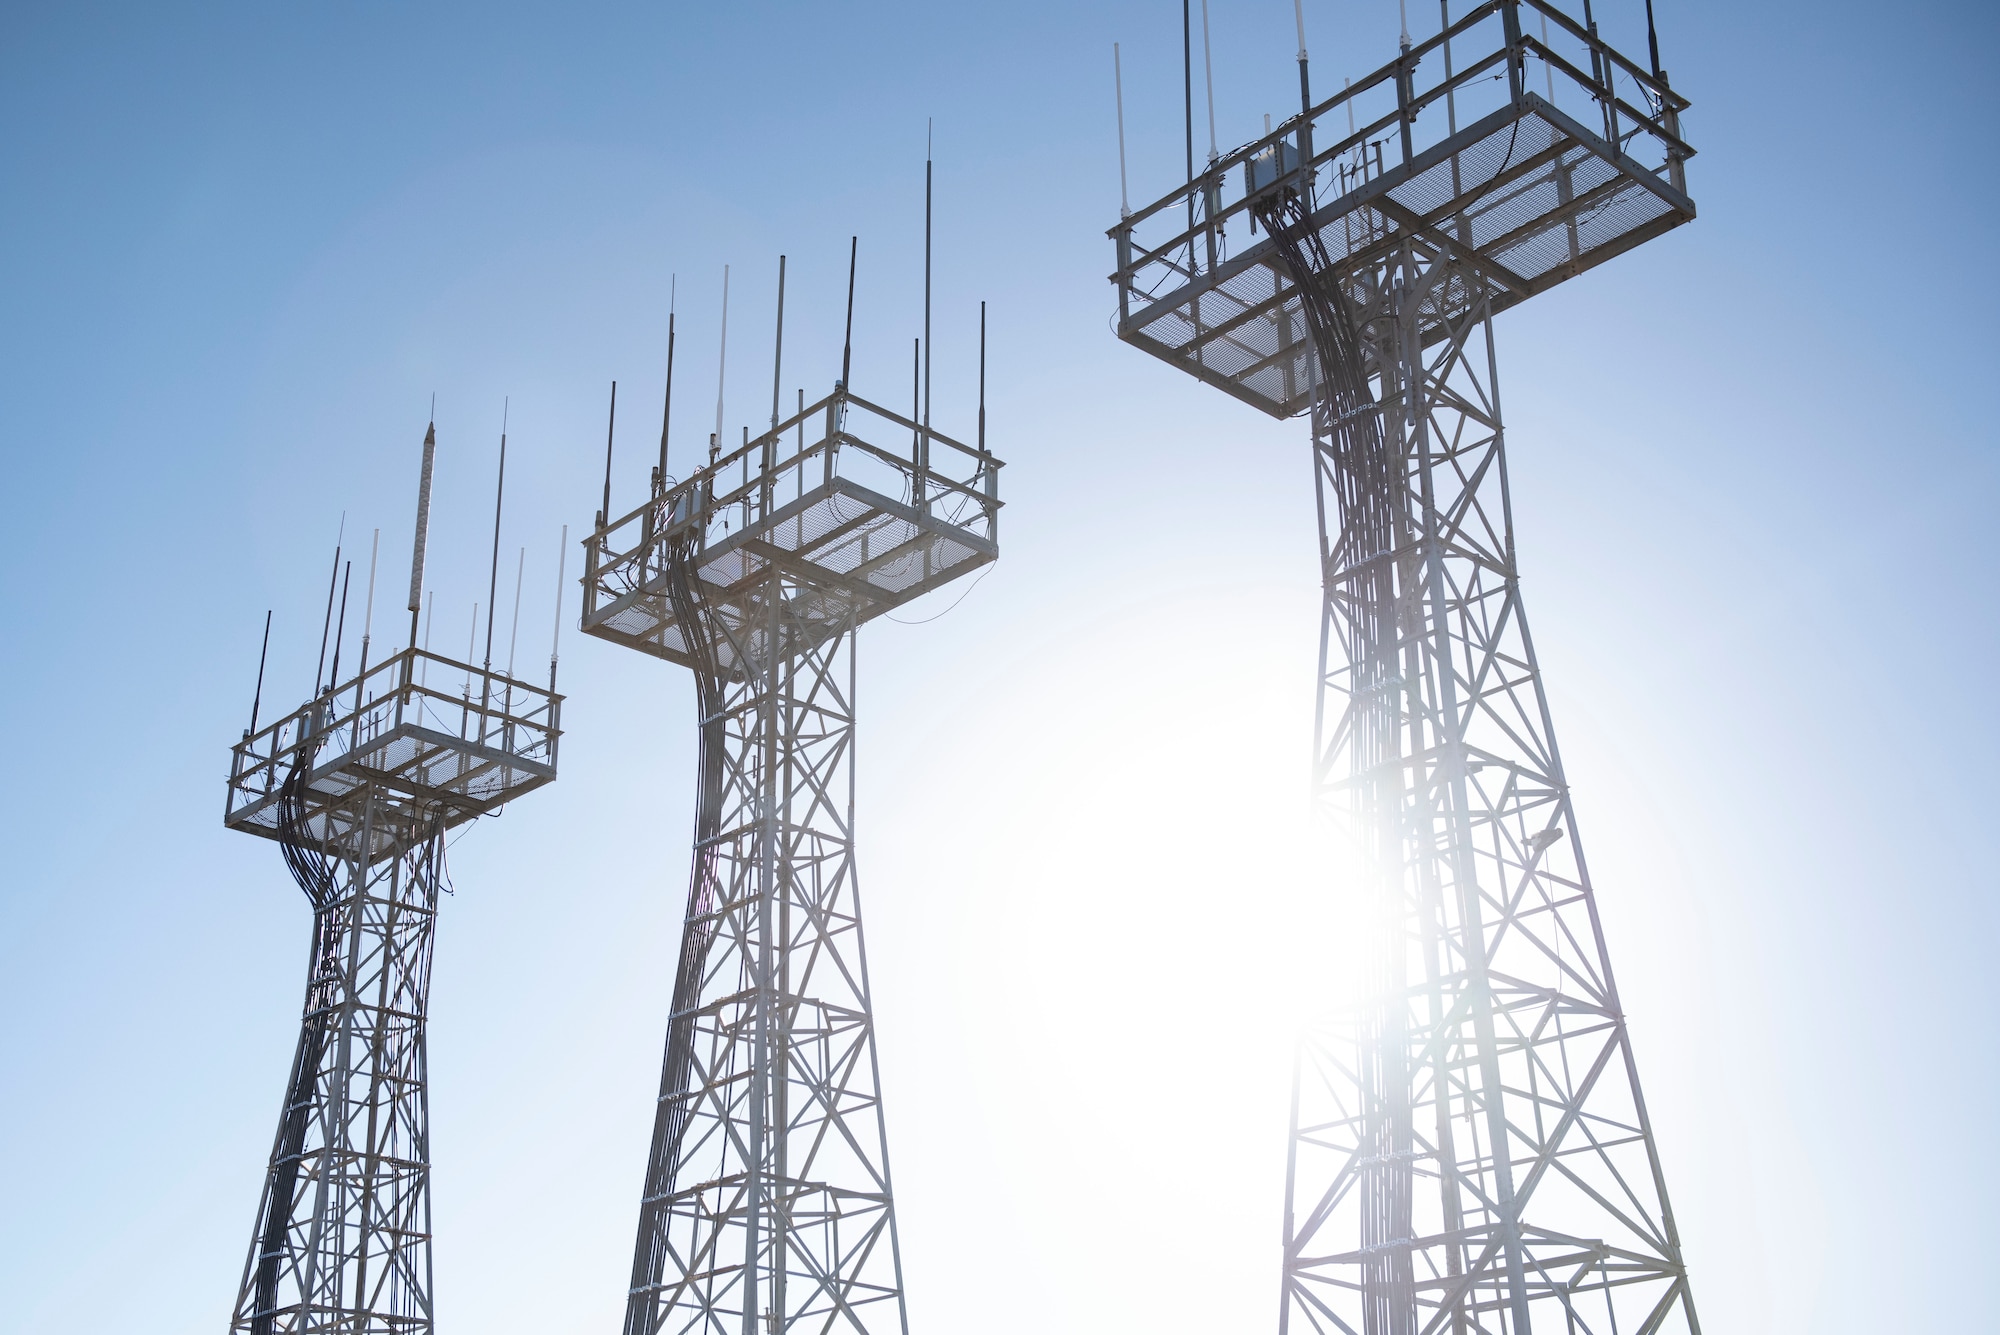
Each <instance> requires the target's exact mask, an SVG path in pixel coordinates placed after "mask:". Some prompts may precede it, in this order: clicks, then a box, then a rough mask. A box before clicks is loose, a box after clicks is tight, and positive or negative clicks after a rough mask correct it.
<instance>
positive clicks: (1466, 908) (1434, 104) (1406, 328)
mask: <svg viewBox="0 0 2000 1335" xmlns="http://www.w3.org/2000/svg"><path fill="white" fill-rule="evenodd" d="M1524 15H1527V16H1529V17H1531V18H1533V19H1535V20H1536V24H1535V26H1536V28H1538V29H1539V30H1540V31H1541V32H1543V33H1546V32H1547V31H1548V30H1549V28H1548V25H1550V24H1551V23H1553V25H1554V26H1555V29H1556V33H1557V37H1556V39H1554V40H1548V41H1544V40H1540V39H1538V35H1537V34H1536V33H1532V32H1530V31H1529V30H1528V28H1527V27H1526V25H1524V24H1523V21H1522V20H1523V16H1524ZM1565 43H1567V47H1565V45H1564V44H1565ZM1495 75H1498V76H1499V79H1498V80H1496V79H1495V78H1494V76H1495ZM1300 79H1301V87H1302V90H1303V88H1304V87H1305V83H1306V78H1305V62H1304V52H1303V51H1301V52H1300ZM1559 80H1560V81H1561V84H1562V93H1561V94H1560V95H1559V94H1558V92H1557V84H1558V81H1559ZM1495 82H1500V83H1501V89H1500V90H1499V96H1498V97H1497V98H1496V97H1495V96H1494V94H1493V93H1492V92H1489V91H1488V89H1487V85H1490V84H1492V83H1495ZM1536 84H1540V85H1541V86H1542V87H1543V88H1544V89H1545V90H1546V94H1547V95H1546V96H1543V95H1542V94H1541V93H1538V92H1536V91H1535V89H1534V85H1536ZM1308 96H1309V95H1308ZM1482 96H1483V97H1484V98H1485V102H1484V103H1483V104H1482V103H1481V102H1480V98H1481V97H1482ZM1633 100H1638V101H1643V102H1644V104H1645V111H1644V112H1641V111H1639V110H1637V109H1635V107H1634V106H1633V105H1632V102H1633ZM1496 101H1497V102H1498V105H1494V103H1495V102H1496ZM1565 102H1567V104H1568V106H1567V109H1565V106H1564V103H1565ZM1685 105H1686V104H1685V103H1684V102H1683V101H1682V100H1681V99H1680V98H1679V97H1678V95H1676V94H1674V93H1673V92H1672V90H1671V89H1670V88H1669V87H1668V86H1667V84H1666V81H1665V78H1664V76H1663V75H1661V74H1659V73H1658V72H1657V70H1642V69H1640V68H1638V67H1637V66H1635V65H1633V64H1632V63H1631V62H1629V61H1626V60H1625V59H1624V58H1623V57H1622V56H1620V55H1618V53H1617V52H1615V51H1613V50H1612V49H1611V48H1609V47H1608V46H1607V45H1606V44H1604V43H1603V42H1602V41H1601V40H1599V39H1598V37H1597V35H1596V31H1595V29H1594V27H1592V26H1589V25H1586V24H1579V23H1577V22H1576V21H1574V20H1572V19H1570V18H1569V17H1568V16H1567V15H1566V14H1565V13H1563V11H1562V10H1561V9H1560V8H1559V7H1558V6H1556V5H1554V4H1552V3H1550V4H1543V3H1539V2H1538V0H1522V2H1521V3H1511V2H1509V0H1498V2H1496V3H1488V4H1483V5H1476V6H1472V7H1470V8H1469V9H1468V10H1467V12H1466V13H1465V14H1464V16H1462V17H1460V18H1458V19H1455V20H1454V19H1452V18H1451V16H1450V15H1449V13H1448V12H1446V13H1445V16H1444V19H1443V21H1442V22H1441V23H1440V30H1439V32H1438V34H1437V35H1436V36H1434V37H1432V38H1430V39H1429V40H1427V41H1424V42H1421V43H1414V44H1411V45H1408V46H1406V48H1405V50H1404V52H1403V54H1402V56H1401V57H1400V58H1399V59H1398V60H1397V61H1396V62H1394V63H1392V64H1391V65H1389V66H1385V67H1384V68H1383V69H1382V70H1380V71H1377V72H1376V73H1375V74H1373V75H1371V76H1369V77H1368V78H1367V79H1364V80H1361V81H1359V82H1358V83H1356V84H1355V85H1353V86H1352V88H1351V89H1350V90H1348V91H1344V92H1343V94H1342V95H1340V96H1339V97H1336V98H1333V99H1330V100H1329V101H1328V102H1326V103H1323V104H1320V105H1318V106H1313V105H1311V104H1310V102H1309V100H1308V103H1307V109H1306V110H1305V111H1304V112H1302V114H1301V115H1300V116H1298V117H1295V118H1293V119H1292V120H1291V121H1288V122H1287V123H1286V124H1285V125H1284V126H1281V127H1279V128H1278V129H1277V130H1276V131H1274V132H1273V133H1272V134H1271V135H1269V136H1267V137H1266V138H1265V139H1263V140H1260V141H1257V142H1256V143H1253V144H1249V145H1246V146H1244V147H1243V148H1242V149H1239V150H1237V151H1236V152H1235V153H1232V154H1229V155H1226V156H1222V157H1220V158H1219V159H1218V161H1216V162H1215V163H1213V164H1212V165H1211V167H1210V170H1209V171H1208V172H1206V173H1203V174H1202V175H1201V176H1200V177H1198V178H1197V179H1196V180H1195V181H1192V182H1190V183H1189V185H1188V186H1186V187H1184V188H1182V189H1181V190H1178V191H1176V192H1174V193H1173V194H1172V195H1169V196H1168V197H1166V198H1165V199H1163V200H1161V201H1159V202H1158V203H1156V204H1154V205H1152V206H1150V207H1149V208H1147V209H1145V210H1142V211H1141V212H1140V213H1139V214H1135V215H1131V216H1129V217H1128V218H1127V219H1126V220H1125V221H1123V222H1122V223H1121V224H1120V226H1119V227H1117V228H1114V229H1113V231H1112V236H1113V238H1114V240H1115V241H1116V242H1117V243H1118V246H1119V256H1120V260H1119V271H1118V273H1117V274H1115V275H1114V281H1115V282H1117V283H1118V284H1119V288H1120V316H1121V318H1120V326H1119V328H1120V333H1121V336H1123V337H1125V338H1126V339H1127V340H1128V341H1131V342H1134V343H1136V344H1138V345H1140V346H1142V347H1146V348H1147V349H1148V350H1149V351H1152V352H1154V353H1155V354H1156V355H1159V356H1161V357H1163V358H1165V359H1166V360H1168V361H1170V362H1172V363H1173V364H1175V365H1178V366H1180V367H1182V368H1183V369H1185V370H1188V371H1189V372H1190V373H1192V374H1195V375H1197V376H1199V377H1200V378H1202V379H1204V380H1206V381H1209V382H1210V383H1215V384H1217V385H1218V386H1219V387H1221V388H1223V389H1225V390H1226V391H1227V392H1230V393H1232V394H1234V395H1236V396H1237V397H1240V398H1243V399H1245V400H1247V401H1250V402H1253V403H1255V404H1257V406H1259V407H1261V408H1263V409H1265V410H1266V411H1268V412H1272V413H1273V414H1274V415H1278V416H1286V415H1290V414H1291V413H1293V412H1296V411H1299V410H1301V409H1305V410H1309V411H1310V414H1311V423H1312V437H1313V457H1314V480H1315V486H1316V491H1317V496H1318V502H1319V513H1320V531H1321V549H1320V559H1321V567H1322V581H1323V587H1324V591H1325V607H1324V621H1323V638H1322V653H1321V660H1322V661H1321V674H1320V681H1321V691H1320V701H1319V714H1318V721H1317V728H1316V743H1315V746H1316V771H1315V772H1316V781H1317V787H1318V791H1319V793H1320V794H1321V796H1322V798H1323V805H1324V806H1325V808H1326V810H1327V811H1328V813H1329V814H1330V815H1332V816H1333V817H1334V818H1335V819H1336V820H1337V821H1338V822H1339V824H1340V825H1341V826H1342V828H1343V829H1344V830H1345V831H1346V833H1347V835H1348V836H1349V838H1348V840H1347V843H1348V846H1349V848H1350V849H1351V851H1352V853H1353V862H1352V864H1351V866H1350V868H1349V875H1350V877H1351V878H1352V879H1353V881H1354V882H1355V883H1356V884H1357V885H1358V886H1359V887H1360V888H1361V889H1362V891H1363V893H1362V895H1361V896H1359V898H1360V901H1361V902H1362V903H1364V904H1366V905H1367V909H1366V911H1365V914H1364V917H1365V921H1364V922H1363V923H1362V924H1360V925H1361V926H1362V928H1363V930H1365V931H1366V932H1367V933H1368V941H1369V951H1368V958H1369V961H1370V970H1371V976H1370V977H1368V978H1367V979H1366V980H1365V985H1364V986H1363V987H1362V988H1360V989H1359V991H1360V993H1361V996H1362V999H1361V1000H1360V1001H1359V1002H1358V1003H1357V1004H1353V1005H1348V1006H1343V1007H1339V1008H1337V1009H1333V1010H1330V1011H1329V1012H1328V1013H1326V1014H1324V1015H1319V1016H1315V1017H1312V1018H1311V1019H1310V1020H1309V1021H1308V1023H1307V1024H1306V1027H1305V1033H1304V1036H1303V1039H1302V1043H1301V1049H1300V1058H1299V1066H1298V1069H1297V1073H1296V1085H1295V1094H1294V1099H1293V1109H1292V1131H1291V1142H1290V1155H1289V1164H1290V1167H1289V1173H1288V1180H1287V1185H1286V1205H1285V1226H1284V1254H1283V1258H1284V1259H1283V1286H1282V1295H1283V1296H1282V1302H1281V1308H1280V1318H1279V1328H1280V1330H1281V1331H1284V1332H1291V1331H1295V1330H1296V1331H1310V1332H1315V1333H1316V1335H1317V1333H1319V1332H1333V1331H1341V1332H1351V1333H1357V1335H1358V1333H1362V1332H1365V1333H1366V1335H1417V1332H1425V1333H1426V1335H1428V1333H1429V1332H1439V1331H1446V1330H1449V1331H1452V1332H1455V1333H1463V1332H1470V1331H1495V1332H1509V1333H1510V1335H1526V1333H1527V1332H1529V1331H1531V1330H1533V1329H1535V1328H1537V1327H1540V1328H1541V1329H1543V1330H1551V1329H1560V1330H1565V1331H1571V1332H1576V1331H1590V1332H1600V1331H1604V1332H1624V1333H1626V1335H1630V1333H1631V1332H1641V1333H1642V1335H1643V1333H1645V1332H1653V1331H1660V1330H1684V1331H1689V1332H1698V1330H1699V1325H1698V1322H1697V1320H1696V1317H1695V1312H1694V1305H1693V1299H1692V1296H1691V1293H1690V1290H1689V1288H1688V1282H1687V1274H1686V1269H1685V1266H1684V1264H1683V1260H1682V1256H1681V1248H1680V1240H1679V1237H1678V1235H1677V1233H1676V1230H1675V1226H1674V1220H1673V1214H1672V1211H1671V1208H1670V1207H1669V1205H1668V1200H1667V1192H1666V1184H1665V1178H1664V1175H1663V1173H1662V1171H1661V1167H1660V1160H1659V1156H1658V1154H1657V1152H1656V1150H1655V1147H1654V1143H1653V1136H1652V1132H1651V1127H1650V1125H1649V1122H1648V1119H1647V1115H1646V1109H1645V1103H1644V1100H1643V1098H1642V1096H1641V1094H1640V1089H1639V1081H1638V1074H1637V1068H1636V1065H1635V1063H1634V1060H1633V1055H1632V1049H1631V1044H1630V1041H1629V1038H1628V1036H1627V1032H1626V1026H1625V1018H1624V1014H1623V1011H1622V1009H1621V1007H1620V1004H1619V998H1618V992H1617V987H1616V984H1615V982H1614V980H1613V975H1612V971H1611V965H1610V959H1609V956H1608V954H1607V952H1606V948H1605V944H1604V938H1603V934H1602V931H1601V930H1600V927H1599V923H1598V917H1597V909H1596V902H1595V897H1594V892H1593V889H1592V886H1591V881H1590V877H1589V874H1588V871H1587V868H1586V866H1585V863H1584V859H1583V853H1582V849H1581V845H1580V842H1579V840H1578V838H1577V832H1576V828H1575V819H1574V814H1573V812H1572V810H1571V805H1570V798H1569V788H1568V784H1567V780H1566V778H1565V776H1564V773H1563V769H1562V762H1561V757H1560V753H1559V752H1558V750H1557V747H1556V742H1555V735H1554V730H1553V726H1552V724H1551V721H1550V716H1549V710H1548V704H1547V699H1546V696H1545V693H1544V690H1543V684H1542V679H1541V674H1540V672H1539V670H1538V668H1537V666H1536V662H1535V654H1534V646H1533V642H1532V640H1531V638H1530V637H1529V634H1528V628H1527V622H1526V619H1525V615H1524V613H1523V610H1522V605H1521V598H1520V588H1519V577H1518V570H1517V567H1516V563H1515V548H1514V538H1513V531H1512V518H1511V512H1510V506H1509V498H1508V494H1507V474H1506V461H1505V454H1504V449H1503V440H1504V433H1503V429H1502V423H1501V413H1500V397H1499V389H1498V381H1497V366H1496V360H1495V355H1494V348H1493V332H1492V316H1493V314H1494V312H1495V311H1496V310H1497V309H1501V308H1504V307H1505V306H1508V305H1512V304H1515V303H1516V302H1518V301H1521V300H1524V299H1526V297H1528V296H1530V295H1533V294H1534V293H1535V292H1537V291H1539V290H1541V289H1542V288H1543V287H1545V286H1547V285H1549V284H1550V283H1553V282H1558V281H1562V280H1563V279H1565V278H1567V277H1570V276H1572V275H1574V274H1576V273H1580V272H1582V271H1583V270H1584V269H1586V268H1588V267H1591V266H1592V265H1594V264H1596V263H1599V262H1602V261H1603V260H1604V259H1606V258H1608V257H1609V256H1610V255H1613V254H1616V253H1618V252H1620V251H1622V250H1624V249H1627V248H1629V247H1630V246H1632V245H1635V244H1638V242H1640V241H1643V240H1645V239H1646V238H1647V237H1649V236H1651V235H1656V234H1657V233H1658V232H1659V231H1662V230H1665V229H1666V228H1667V227H1671V226H1673V225H1677V224H1678V223H1679V222H1682V221H1685V220H1687V219H1688V218H1691V217H1692V216H1693V212H1694V209H1693V205H1692V203H1691V202H1689V201H1688V200H1687V198H1686V196H1685V194H1684V185H1683V177H1682V163H1683V162H1684V160H1685V158H1686V157H1687V156H1688V155H1689V154H1690V153H1691V151H1692V150H1690V149H1688V148H1687V146H1686V145H1685V144H1684V143H1683V142H1682V141H1681V140H1680V137H1679V119H1678V117H1679V113H1680V111H1681V110H1682V109H1684V107H1685ZM1350 108H1352V109H1354V112H1358V114H1357V115H1355V119H1354V120H1350V121H1349V122H1348V124H1349V126H1350V127H1351V128H1350V131H1349V133H1348V134H1347V135H1346V136H1345V137H1344V138H1342V139H1340V140H1339V141H1338V142H1337V143H1336V144H1335V146H1334V147H1332V148H1330V149H1327V150H1325V151H1323V152H1320V153H1315V151H1314V135H1315V133H1316V130H1317V129H1318V127H1319V125H1320V124H1321V123H1322V122H1326V121H1329V120H1330V119H1331V118H1332V117H1333V115H1334V113H1336V112H1338V113H1340V114H1341V115H1342V116H1347V115H1350V114H1353V113H1351V112H1350ZM1577 113H1583V114H1582V115H1581V116H1579V115H1578V114H1577ZM1425 115H1428V117H1429V119H1428V120H1427V121H1426V120H1423V119H1421V118H1422V117H1424V116H1425ZM1301 164H1304V166H1303V169H1302V167H1301ZM1236 168H1241V170H1242V172H1243V183H1242V190H1241V194H1240V196H1239V197H1238V198H1237V199H1235V201H1234V202H1233V203H1230V204H1228V205H1225V204H1224V198H1225V189H1226V187H1227V186H1228V185H1229V184H1230V182H1229V179H1228V173H1229V172H1230V171H1231V170H1233V169H1236ZM1322 181H1324V182H1325V183H1326V184H1327V186H1328V188H1327V189H1324V190H1321V189H1319V188H1318V187H1319V185H1320V182H1322ZM1329 196H1331V197H1330V198H1329ZM1183 206H1185V209H1186V212H1185V215H1183V214H1182V213H1181V209H1182V207H1183ZM1183 219H1184V220H1185V222H1186V224H1187V225H1186V227H1185V228H1184V229H1183V228H1182V227H1181V223H1182V221H1183ZM1253 219H1254V220H1255V222H1254V224H1253V223H1252V220H1253ZM1231 221H1235V222H1237V223H1238V224H1239V225H1243V224H1251V228H1250V230H1253V231H1254V230H1256V228H1258V227H1261V229H1262V231H1263V233H1264V239H1263V240H1262V241H1261V242H1257V243H1255V244H1253V245H1251V246H1249V247H1247V248H1245V250H1243V251H1242V252H1241V253H1239V254H1237V255H1236V256H1234V257H1231V256H1229V255H1228V254H1227V227H1228V224H1229V223H1230V222H1231ZM1149 227H1150V229H1151V233H1152V235H1151V236H1148V235H1147V229H1148V228H1149ZM1142 238H1143V239H1142Z"/></svg>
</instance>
